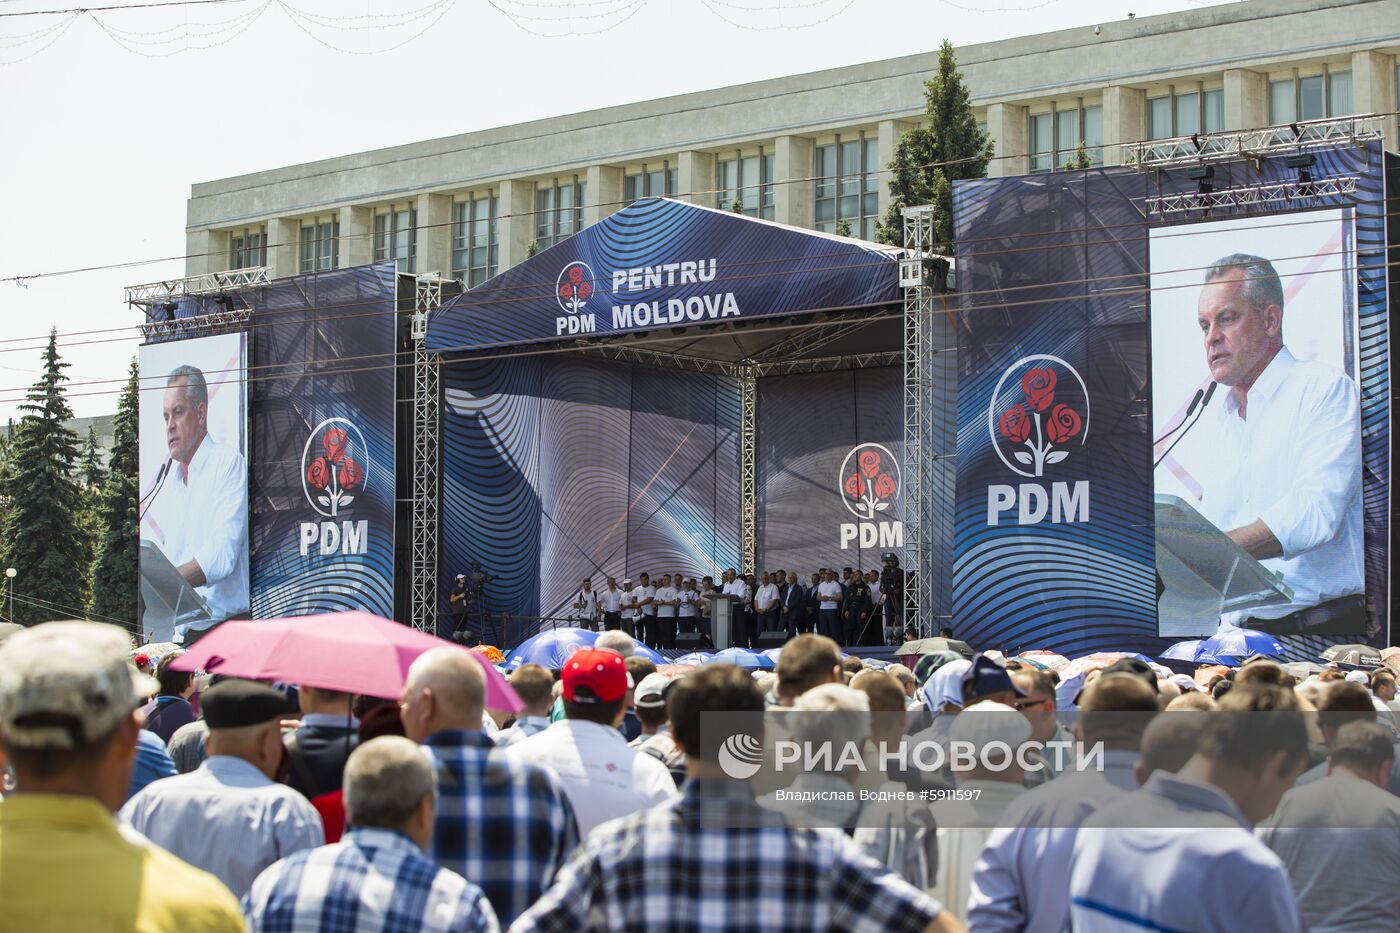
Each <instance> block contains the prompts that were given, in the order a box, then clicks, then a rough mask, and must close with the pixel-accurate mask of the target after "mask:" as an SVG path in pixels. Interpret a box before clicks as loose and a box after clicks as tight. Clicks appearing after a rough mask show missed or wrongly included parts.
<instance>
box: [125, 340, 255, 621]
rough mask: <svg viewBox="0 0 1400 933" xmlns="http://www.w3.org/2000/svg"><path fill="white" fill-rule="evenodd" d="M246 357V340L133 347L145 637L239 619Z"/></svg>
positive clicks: (243, 587) (244, 574) (244, 597)
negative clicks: (137, 376)
mask: <svg viewBox="0 0 1400 933" xmlns="http://www.w3.org/2000/svg"><path fill="white" fill-rule="evenodd" d="M246 355H247V335H246V334H222V335H219V336H213V337H200V338H196V339H192V340H177V341H170V342H167V343H156V344H148V345H146V346H143V347H141V349H140V366H141V377H142V392H141V403H140V418H139V431H140V489H141V494H140V495H141V497H140V500H139V508H140V522H141V568H140V569H141V602H140V613H141V628H142V632H143V633H144V634H145V635H146V636H147V637H148V638H149V639H151V640H153V641H177V642H181V641H189V640H191V638H192V637H193V636H194V635H195V634H196V633H198V632H201V631H206V630H208V629H210V628H212V627H214V626H215V625H217V624H218V623H220V622H222V621H223V620H225V619H228V618H235V617H238V616H246V615H247V613H248V606H249V599H248V467H247V454H248V451H247V430H246V426H247V398H246V395H247V392H246Z"/></svg>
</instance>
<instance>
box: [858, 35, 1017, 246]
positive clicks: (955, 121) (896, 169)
mask: <svg viewBox="0 0 1400 933" xmlns="http://www.w3.org/2000/svg"><path fill="white" fill-rule="evenodd" d="M924 100H925V114H924V122H923V125H922V126H919V127H915V128H914V129H912V130H908V131H906V132H904V133H903V134H901V135H900V137H899V145H898V146H897V147H896V148H895V153H894V158H893V159H892V160H891V161H890V164H889V167H890V172H891V177H890V195H891V198H890V206H889V209H888V210H887V211H886V212H885V217H884V219H883V220H882V221H881V222H880V224H879V225H878V228H877V231H876V239H878V240H879V241H880V242H881V243H889V244H892V245H895V246H902V245H903V243H904V216H903V210H904V208H906V207H912V206H914V205H919V204H935V205H937V206H938V213H937V219H936V221H935V224H934V241H935V248H936V249H937V250H939V251H940V252H945V253H948V252H952V249H953V185H952V183H953V182H954V181H958V180H961V179H964V178H982V177H984V176H985V175H986V174H987V163H988V161H989V160H990V159H991V157H992V152H993V145H992V142H991V140H990V139H988V137H987V134H986V133H985V132H983V131H982V130H981V129H979V128H978V126H977V118H976V116H975V115H974V114H973V112H972V101H971V97H970V95H969V93H968V90H967V85H966V84H965V83H964V82H963V77H962V73H961V72H959V71H958V59H957V54H956V53H955V52H954V51H953V44H952V43H951V42H948V41H947V40H944V42H943V46H942V48H940V49H939V52H938V71H937V73H935V74H934V76H933V77H932V78H930V79H929V80H927V81H925V82H924Z"/></svg>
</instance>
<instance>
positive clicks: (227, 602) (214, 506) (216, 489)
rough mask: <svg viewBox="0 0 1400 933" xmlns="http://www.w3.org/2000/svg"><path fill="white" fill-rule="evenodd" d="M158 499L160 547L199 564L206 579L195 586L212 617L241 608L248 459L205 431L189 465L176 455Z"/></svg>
mask: <svg viewBox="0 0 1400 933" xmlns="http://www.w3.org/2000/svg"><path fill="white" fill-rule="evenodd" d="M156 502H157V503H159V504H158V506H156V507H155V509H156V516H157V517H156V522H155V524H156V526H157V527H158V528H160V529H161V530H162V531H164V532H165V540H164V541H163V542H162V543H161V545H160V549H161V552H162V553H163V554H164V555H165V556H166V558H167V559H168V560H169V561H170V563H172V564H174V565H175V566H176V567H179V566H180V565H181V564H184V563H186V562H188V561H191V560H193V561H196V562H197V563H198V564H199V569H200V570H202V571H203V572H204V580H205V584H204V586H197V587H195V592H196V593H198V594H199V595H200V596H202V597H203V598H204V601H205V602H206V603H207V604H208V605H209V612H210V614H211V615H212V616H213V617H214V621H215V622H218V621H222V620H224V619H227V618H228V617H229V616H231V615H233V614H234V613H237V612H243V611H245V610H246V609H247V608H248V606H249V602H248V465H247V464H246V463H245V462H244V460H243V455H242V454H240V453H239V452H238V451H237V450H235V449H234V448H232V447H227V446H225V445H223V444H217V443H215V442H214V438H212V437H210V436H209V435H208V434H206V435H204V439H203V440H202V441H200V442H199V446H198V447H196V448H195V451H194V456H193V457H191V458H190V462H189V465H188V466H186V465H185V464H183V463H180V462H179V461H176V462H175V463H174V464H173V465H172V466H171V467H170V472H169V473H168V474H167V475H166V477H165V480H164V484H163V485H162V487H161V490H160V494H159V495H157V496H156ZM211 624H212V623H211ZM192 627H193V628H196V629H198V628H207V627H208V626H207V625H206V626H200V625H195V626H192Z"/></svg>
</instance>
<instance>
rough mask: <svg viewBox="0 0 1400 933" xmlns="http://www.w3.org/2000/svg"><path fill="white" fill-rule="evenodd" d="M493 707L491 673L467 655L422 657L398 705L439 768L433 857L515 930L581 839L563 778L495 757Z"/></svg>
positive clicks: (442, 652)
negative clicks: (486, 724)
mask: <svg viewBox="0 0 1400 933" xmlns="http://www.w3.org/2000/svg"><path fill="white" fill-rule="evenodd" d="M485 706H486V680H485V676H484V674H483V673H482V670H481V667H480V665H479V664H478V663H477V661H476V660H474V659H473V658H472V657H471V656H470V655H469V654H468V653H467V652H466V651H463V650H461V649H460V648H434V649H433V650H431V651H427V652H424V653H423V654H422V655H420V656H419V657H418V659H417V660H416V661H414V662H413V666H412V667H410V668H409V669H408V680H407V682H406V683H405V684H404V689H403V696H402V698H401V699H400V701H399V710H400V713H401V714H402V717H403V725H404V733H405V735H407V736H408V738H410V739H412V740H413V741H415V742H418V743H420V744H422V745H423V746H424V747H425V748H426V749H427V751H428V754H429V755H430V757H431V758H432V759H433V761H434V763H435V764H436V766H437V775H438V794H439V797H438V806H437V818H436V820H435V822H434V825H433V840H432V849H431V855H432V857H433V860H434V861H436V862H437V863H438V865H440V866H442V867H443V868H448V869H451V870H452V871H455V872H456V873H457V874H459V875H461V876H462V877H464V878H466V879H467V880H468V881H470V882H472V883H473V884H475V885H477V886H478V887H480V888H481V889H482V891H484V892H485V894H486V897H487V899H488V900H490V902H491V906H492V907H493V908H494V909H495V911H496V915H497V916H498V917H499V918H500V921H501V925H502V926H503V927H507V926H509V925H510V923H511V922H512V921H513V920H514V919H515V918H516V917H517V916H518V915H520V914H521V913H523V912H524V911H525V909H526V908H527V907H529V906H530V905H531V904H532V903H534V902H535V901H536V900H537V899H538V898H539V896H540V895H541V894H543V893H544V891H545V890H546V889H547V888H548V887H549V885H550V884H551V883H552V882H553V881H554V875H555V873H556V872H557V871H558V870H559V868H560V866H562V865H563V863H564V860H565V859H566V858H567V857H568V856H569V853H570V852H572V851H573V849H574V847H575V846H576V845H578V842H579V834H578V824H577V821H576V820H575V817H574V811H573V807H572V806H570V804H569V800H568V797H567V796H566V795H565V793H564V790H563V788H562V787H561V786H560V784H559V779H558V778H557V777H555V775H554V774H553V773H552V772H551V771H550V770H549V769H547V768H544V767H541V766H539V765H535V764H531V763H529V762H525V761H517V760H512V759H511V758H509V757H507V756H506V755H504V754H503V753H502V752H498V751H496V750H495V747H494V744H493V742H492V741H491V738H490V737H489V736H487V735H486V734H485V733H484V732H483V731H482V727H481V721H482V713H483V711H484V709H485Z"/></svg>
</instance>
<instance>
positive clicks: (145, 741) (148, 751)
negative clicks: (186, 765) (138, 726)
mask: <svg viewBox="0 0 1400 933" xmlns="http://www.w3.org/2000/svg"><path fill="white" fill-rule="evenodd" d="M176 774H179V772H178V771H177V770H175V762H173V761H171V760H170V755H168V754H167V753H166V751H165V743H164V742H162V741H161V740H160V736H158V735H156V734H155V733H154V732H152V731H150V730H149V729H142V730H141V731H140V732H138V733H136V760H135V762H133V763H132V765H131V783H130V784H128V785H127V787H126V799H127V800H130V799H131V798H132V797H135V796H136V795H137V794H139V793H140V792H141V790H142V788H144V787H145V786H146V785H147V784H150V783H151V782H152V781H158V780H160V779H161V778H165V777H174V776H175V775H176Z"/></svg>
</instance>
